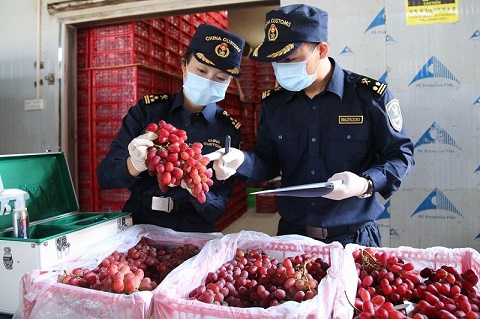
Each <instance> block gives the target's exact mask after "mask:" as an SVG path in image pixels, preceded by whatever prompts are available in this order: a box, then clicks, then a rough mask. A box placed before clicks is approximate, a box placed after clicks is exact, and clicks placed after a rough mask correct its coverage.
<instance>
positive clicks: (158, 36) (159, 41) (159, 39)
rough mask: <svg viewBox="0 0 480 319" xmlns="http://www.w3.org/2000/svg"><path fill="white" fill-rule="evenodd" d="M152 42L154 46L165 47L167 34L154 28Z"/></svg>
mask: <svg viewBox="0 0 480 319" xmlns="http://www.w3.org/2000/svg"><path fill="white" fill-rule="evenodd" d="M150 41H151V44H152V45H154V44H155V45H157V46H160V47H164V46H165V34H164V33H163V32H161V31H160V30H157V29H154V28H152V34H151V37H150Z"/></svg>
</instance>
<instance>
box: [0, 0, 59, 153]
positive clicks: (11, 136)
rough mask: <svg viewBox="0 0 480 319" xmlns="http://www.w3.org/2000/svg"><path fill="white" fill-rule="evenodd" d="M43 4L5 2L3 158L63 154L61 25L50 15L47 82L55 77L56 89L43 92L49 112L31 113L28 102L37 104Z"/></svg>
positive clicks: (44, 32)
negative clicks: (49, 76) (60, 151)
mask: <svg viewBox="0 0 480 319" xmlns="http://www.w3.org/2000/svg"><path fill="white" fill-rule="evenodd" d="M37 2H38V1H31V0H3V1H2V2H1V3H0V28H1V30H2V32H0V44H1V49H0V127H1V133H0V134H1V139H0V154H9V153H32V152H44V151H45V150H47V149H50V150H58V145H59V133H58V132H59V129H58V127H59V123H58V109H59V108H58V98H57V97H58V81H57V79H58V61H57V50H58V43H59V42H58V38H59V36H58V30H59V27H58V24H59V23H58V22H57V21H56V19H54V18H52V17H51V16H50V15H49V14H48V13H47V11H46V10H42V11H41V12H42V14H41V21H42V27H41V37H42V44H41V51H40V57H41V61H43V62H44V69H43V70H41V72H40V76H41V77H40V78H41V79H43V78H44V77H45V76H46V75H47V74H48V73H54V74H55V78H56V79H55V85H47V84H46V81H45V80H43V81H44V85H43V86H41V87H40V91H39V96H38V97H40V98H42V99H43V100H44V101H43V102H44V109H43V110H36V111H25V110H24V100H30V99H36V98H37V90H36V88H35V87H34V82H35V81H36V80H37V79H36V70H35V68H34V62H35V61H36V56H37V35H38V32H37V31H38V28H37V21H38V20H37V12H38V11H37Z"/></svg>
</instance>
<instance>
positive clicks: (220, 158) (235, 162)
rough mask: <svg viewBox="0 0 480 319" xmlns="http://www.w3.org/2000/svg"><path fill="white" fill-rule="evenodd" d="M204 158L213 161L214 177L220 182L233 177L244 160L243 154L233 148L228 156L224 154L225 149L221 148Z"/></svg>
mask: <svg viewBox="0 0 480 319" xmlns="http://www.w3.org/2000/svg"><path fill="white" fill-rule="evenodd" d="M205 156H206V157H208V158H209V159H210V160H211V161H213V170H214V171H215V176H216V177H217V179H218V180H220V181H222V180H226V179H227V178H229V177H230V176H232V175H234V174H235V173H236V172H237V169H238V168H239V167H240V165H242V163H243V161H244V159H245V155H244V154H243V152H242V151H240V150H239V149H236V148H233V147H232V148H230V152H228V154H225V149H224V148H221V149H218V150H216V151H215V152H212V153H210V154H206V155H205Z"/></svg>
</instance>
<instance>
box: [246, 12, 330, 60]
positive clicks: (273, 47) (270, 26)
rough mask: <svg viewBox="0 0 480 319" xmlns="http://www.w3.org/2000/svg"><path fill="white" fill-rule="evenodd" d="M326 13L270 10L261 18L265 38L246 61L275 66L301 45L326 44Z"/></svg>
mask: <svg viewBox="0 0 480 319" xmlns="http://www.w3.org/2000/svg"><path fill="white" fill-rule="evenodd" d="M327 25H328V13H327V12H325V11H323V10H321V9H318V8H315V7H312V6H308V5H304V4H292V5H288V6H283V7H279V8H277V9H273V10H271V11H269V12H268V13H267V14H266V17H265V38H264V40H263V42H262V43H261V44H260V45H259V46H258V47H256V48H255V49H254V50H253V51H252V52H251V53H250V56H249V57H250V59H252V60H255V61H262V62H276V61H280V60H283V59H285V58H286V57H287V56H289V55H290V54H292V53H293V52H295V50H297V49H298V48H299V47H300V46H301V45H302V44H303V43H305V42H313V43H318V42H327V41H328V28H327Z"/></svg>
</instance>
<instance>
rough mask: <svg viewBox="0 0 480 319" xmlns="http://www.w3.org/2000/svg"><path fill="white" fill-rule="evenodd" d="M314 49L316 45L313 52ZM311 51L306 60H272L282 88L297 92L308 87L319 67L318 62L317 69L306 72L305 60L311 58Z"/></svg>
mask: <svg viewBox="0 0 480 319" xmlns="http://www.w3.org/2000/svg"><path fill="white" fill-rule="evenodd" d="M316 49H317V47H315V49H314V50H313V52H315V50H316ZM313 52H312V54H310V57H309V58H308V59H307V60H306V61H301V62H285V63H277V62H272V66H273V71H274V72H275V77H276V78H277V81H278V83H279V84H280V85H281V86H282V87H283V88H284V89H287V90H289V91H294V92H298V91H301V90H303V89H304V88H306V87H309V86H310V85H311V84H312V83H313V81H314V80H315V75H316V74H317V71H318V68H319V67H320V62H319V63H318V66H317V69H316V70H315V72H313V74H308V73H307V62H308V61H309V60H310V59H311V58H312V56H313Z"/></svg>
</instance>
